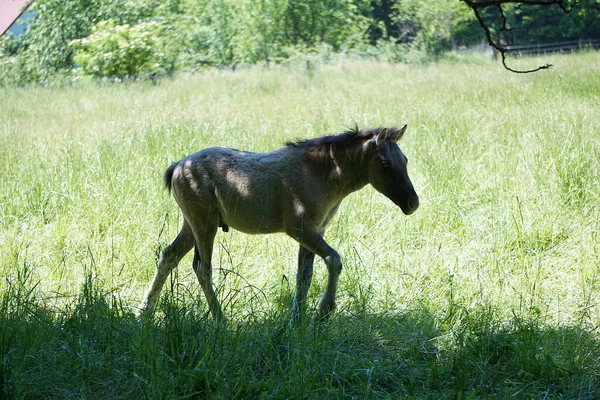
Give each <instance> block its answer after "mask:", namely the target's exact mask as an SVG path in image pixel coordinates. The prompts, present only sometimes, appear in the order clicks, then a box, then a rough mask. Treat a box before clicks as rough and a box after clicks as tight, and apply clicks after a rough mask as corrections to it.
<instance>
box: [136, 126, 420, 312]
mask: <svg viewBox="0 0 600 400" xmlns="http://www.w3.org/2000/svg"><path fill="white" fill-rule="evenodd" d="M405 131H406V125H404V126H403V127H402V128H401V129H395V128H375V129H361V130H359V129H358V128H355V129H351V130H348V131H346V132H343V133H341V134H338V135H331V136H324V137H320V138H315V139H309V140H304V141H296V142H287V143H286V146H285V147H283V148H280V149H278V150H275V151H272V152H269V153H251V152H245V151H239V150H236V149H231V148H220V147H211V148H207V149H204V150H201V151H198V152H196V153H194V154H192V155H190V156H187V157H185V158H183V159H182V160H180V161H177V162H175V163H173V164H171V166H170V167H168V169H167V170H166V172H165V174H164V184H165V188H166V189H167V190H169V191H170V192H171V193H172V195H173V197H174V199H175V201H176V202H177V204H178V206H179V208H180V209H181V212H182V213H183V226H182V228H181V230H180V232H179V234H178V235H177V237H176V238H175V240H174V241H173V242H172V243H171V244H170V245H169V246H167V247H166V248H165V249H164V250H163V251H162V254H161V257H160V259H159V262H158V265H157V267H156V272H155V275H154V279H153V280H152V283H151V284H150V287H149V288H148V290H147V292H146V294H145V296H144V298H143V300H142V303H141V304H140V306H139V307H138V309H137V313H138V315H142V314H145V313H146V312H149V311H151V310H153V309H154V308H155V305H156V302H157V300H158V297H159V295H160V291H161V289H162V287H163V285H164V283H165V281H166V279H167V277H168V275H169V274H170V273H171V271H172V270H173V269H174V268H175V267H177V265H178V264H179V261H180V260H181V259H182V258H183V256H185V255H186V254H187V253H188V252H189V251H190V250H192V248H193V249H194V261H193V265H192V266H193V269H194V272H195V274H196V277H197V279H198V282H199V283H200V286H201V287H202V291H203V292H204V295H205V297H206V300H207V302H208V307H209V310H210V313H211V314H212V317H213V318H214V319H216V320H224V319H225V317H224V315H223V311H222V309H221V306H220V304H219V300H218V299H217V296H216V295H215V292H214V289H213V284H212V264H211V258H212V253H213V243H214V239H215V235H216V233H217V230H218V228H219V227H220V228H221V229H222V230H223V231H225V232H227V231H228V230H229V228H233V229H236V230H238V231H240V232H244V233H248V234H268V233H276V232H283V233H286V234H287V235H289V236H290V237H292V238H293V239H294V240H296V241H297V242H298V243H299V245H300V246H299V251H298V270H297V274H296V292H295V295H294V298H293V304H292V316H293V318H294V317H298V316H299V315H300V314H301V312H302V311H305V310H306V297H307V293H308V289H309V287H310V284H311V280H312V276H313V262H314V259H315V254H316V255H318V256H319V257H321V258H322V259H323V260H324V261H325V264H326V266H327V272H328V280H327V286H326V288H325V291H324V293H323V294H322V295H321V298H320V301H319V305H318V308H317V314H318V316H319V318H323V319H324V318H327V317H328V316H329V315H330V314H331V312H332V311H333V310H334V309H335V304H336V303H335V296H336V290H337V285H338V279H339V276H340V273H341V271H342V261H341V259H340V255H339V254H338V252H337V251H335V250H334V249H333V248H331V246H329V244H327V242H326V241H325V239H324V238H323V235H324V233H325V228H326V227H327V224H328V223H329V222H330V221H331V219H332V218H333V216H334V215H335V214H336V212H337V211H338V209H339V207H340V204H341V203H342V200H343V199H344V198H345V197H346V196H348V195H349V194H350V193H352V192H355V191H357V190H359V189H361V188H363V187H364V186H366V185H367V184H371V185H372V186H373V187H374V188H375V189H376V190H377V191H379V192H381V193H382V194H383V195H384V196H386V197H387V198H388V199H390V200H391V201H392V202H394V203H395V204H396V205H397V206H399V207H400V209H401V210H402V212H403V213H404V214H406V215H410V214H412V213H413V212H414V211H415V210H416V209H417V208H418V207H419V197H418V195H417V193H416V191H415V189H414V187H413V184H412V182H411V181H410V178H409V176H408V172H407V161H408V160H407V158H406V156H405V155H404V153H403V152H402V150H401V149H400V147H399V146H398V144H397V142H398V140H400V138H401V137H402V136H403V135H404V132H405Z"/></svg>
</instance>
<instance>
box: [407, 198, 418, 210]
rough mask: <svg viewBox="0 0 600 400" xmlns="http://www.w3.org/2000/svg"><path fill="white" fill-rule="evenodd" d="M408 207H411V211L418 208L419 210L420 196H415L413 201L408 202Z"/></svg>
mask: <svg viewBox="0 0 600 400" xmlns="http://www.w3.org/2000/svg"><path fill="white" fill-rule="evenodd" d="M408 205H409V206H410V208H411V210H416V209H417V208H419V196H415V197H413V198H412V199H410V200H409V201H408Z"/></svg>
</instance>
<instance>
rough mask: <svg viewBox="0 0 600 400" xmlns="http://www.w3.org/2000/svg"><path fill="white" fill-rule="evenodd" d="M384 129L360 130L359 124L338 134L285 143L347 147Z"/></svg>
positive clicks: (302, 146)
mask: <svg viewBox="0 0 600 400" xmlns="http://www.w3.org/2000/svg"><path fill="white" fill-rule="evenodd" d="M383 129H385V128H373V129H360V130H359V129H358V126H357V127H355V128H352V129H349V130H347V131H345V132H342V133H340V134H338V135H329V136H323V137H319V138H314V139H308V140H297V141H295V142H287V143H286V144H285V145H286V146H288V147H299V148H304V149H306V148H311V147H324V146H335V147H338V148H345V147H350V146H352V145H355V144H356V143H359V142H363V141H364V140H365V139H371V138H372V137H373V136H375V135H376V134H378V133H379V132H381V131H382V130H383ZM391 129H393V128H391Z"/></svg>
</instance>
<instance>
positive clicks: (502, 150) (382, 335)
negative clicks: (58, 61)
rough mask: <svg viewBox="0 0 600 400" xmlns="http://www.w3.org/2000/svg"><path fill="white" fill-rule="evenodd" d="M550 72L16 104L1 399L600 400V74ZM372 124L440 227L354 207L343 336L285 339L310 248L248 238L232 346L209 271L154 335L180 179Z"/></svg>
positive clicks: (481, 69)
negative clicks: (156, 289)
mask: <svg viewBox="0 0 600 400" xmlns="http://www.w3.org/2000/svg"><path fill="white" fill-rule="evenodd" d="M550 57H551V59H552V62H553V63H554V64H555V67H554V68H553V69H552V70H550V71H543V72H539V73H536V74H532V75H516V74H511V73H509V72H507V71H505V70H503V69H502V68H501V66H500V65H498V64H497V63H492V62H491V61H487V60H484V59H475V60H467V59H463V60H456V59H454V60H446V61H442V62H440V63H439V64H436V65H430V66H406V65H391V64H383V63H368V62H351V61H346V62H342V63H339V64H334V65H321V66H317V67H316V69H314V70H311V71H310V73H307V72H306V71H304V70H303V69H302V67H301V66H298V67H296V66H294V65H291V66H288V67H280V68H272V69H259V68H255V69H250V70H238V71H236V72H234V73H232V72H228V71H207V72H204V73H202V74H196V75H187V76H180V77H178V78H176V79H174V80H165V81H161V82H159V84H158V85H156V86H152V85H151V84H146V83H127V84H106V85H95V84H90V83H81V84H74V85H72V86H69V87H63V88H58V89H50V88H29V89H0V98H1V107H0V160H2V162H1V163H0V186H1V187H2V190H1V191H0V248H1V249H2V251H1V252H0V276H1V279H0V388H1V389H0V398H1V397H5V398H275V399H283V398H314V399H323V398H432V399H434V398H435V399H438V398H540V399H541V398H544V399H552V398H580V399H596V398H599V397H600V381H599V379H598V376H600V338H599V337H598V327H599V325H600V306H599V304H598V302H599V300H600V237H599V233H598V232H599V231H600V207H599V206H598V205H599V204H600V54H599V53H597V52H588V53H581V54H577V55H563V56H560V55H552V56H546V57H544V58H543V59H511V66H515V67H519V64H522V65H523V66H524V67H527V66H530V65H532V64H533V65H537V64H540V63H543V62H546V61H547V59H548V58H550ZM355 123H357V124H358V125H359V126H360V127H374V126H389V125H395V126H401V125H402V124H404V123H407V124H408V125H409V130H408V132H407V135H406V136H405V138H404V139H403V141H402V142H401V147H402V148H403V150H404V151H405V153H406V154H407V156H408V158H409V160H410V161H409V172H410V174H411V177H412V180H413V183H414V184H415V187H416V189H417V191H418V193H419V195H420V198H421V207H420V209H419V210H418V211H417V212H416V213H415V214H414V215H412V216H410V217H406V216H404V215H403V214H402V213H401V212H400V211H399V209H398V208H397V207H395V206H394V205H393V204H392V203H391V202H390V201H389V200H387V199H385V198H384V197H383V196H382V195H380V194H379V193H377V192H375V190H373V189H372V188H367V189H364V190H362V191H360V192H358V193H355V194H353V195H352V196H350V197H349V198H348V199H347V200H345V202H344V203H343V205H342V208H341V210H340V212H339V215H338V216H337V217H336V218H335V219H334V221H333V222H332V223H331V225H330V228H329V230H328V232H327V234H326V238H327V240H328V242H329V243H330V244H331V245H332V246H333V247H334V248H336V249H337V250H338V251H339V253H340V254H341V255H342V259H343V261H344V270H343V272H342V276H341V279H340V287H339V292H338V312H337V313H336V314H335V315H334V316H333V317H332V319H331V320H330V321H328V322H326V323H315V322H314V321H312V320H309V321H307V322H306V323H305V324H304V325H302V326H299V327H297V328H291V327H289V325H288V317H289V311H288V310H289V307H290V305H291V297H292V294H293V285H292V283H293V282H294V274H295V265H294V264H295V261H296V252H297V248H296V247H297V245H296V244H295V243H294V242H293V241H292V240H291V239H289V238H287V237H285V236H284V235H270V236H248V235H243V234H241V233H239V232H235V231H232V232H229V233H222V232H220V233H219V234H218V236H217V242H216V243H217V244H216V251H215V255H214V265H215V284H216V286H217V288H218V293H219V296H220V298H221V299H222V304H223V305H224V311H225V313H226V315H227V316H228V317H229V319H230V324H229V325H228V326H227V328H225V327H223V326H219V325H218V324H214V323H213V322H212V321H211V319H210V318H209V317H208V315H207V311H208V310H207V307H206V304H205V303H204V301H203V297H202V295H201V291H200V290H199V285H198V284H197V283H196V280H195V277H194V275H193V273H192V269H191V268H190V266H191V256H187V257H186V258H185V259H184V260H183V261H182V263H181V265H180V268H179V269H178V270H177V271H176V272H175V273H174V274H173V276H172V278H171V280H170V282H169V283H168V284H167V286H166V287H165V290H164V295H163V297H162V301H161V302H160V303H159V306H158V311H157V314H156V317H155V319H154V321H150V322H146V323H140V322H138V321H137V320H136V319H135V317H134V316H133V312H132V311H133V309H134V307H135V306H136V305H137V304H138V302H139V301H140V299H141V297H142V294H143V291H144V290H145V288H146V287H147V285H148V284H149V282H150V280H151V278H152V275H153V273H154V268H155V265H156V261H157V254H158V251H159V250H160V248H161V247H164V246H165V245H167V244H168V243H169V242H170V241H171V240H172V239H173V238H174V237H175V235H176V234H177V232H178V229H179V225H180V222H181V217H180V215H179V212H178V210H177V207H176V205H175V202H174V201H173V200H172V199H171V198H170V197H169V196H168V194H167V193H166V192H165V191H163V190H162V173H163V171H164V170H165V168H166V167H167V166H168V165H169V163H170V162H171V161H174V160H178V159H180V158H181V157H183V156H184V155H186V154H189V153H191V152H194V151H197V150H199V149H201V148H204V147H208V146H215V145H218V146H227V147H236V148H240V149H245V150H252V151H270V150H274V149H276V148H278V147H280V146H281V145H282V144H283V143H284V142H285V141H287V140H291V139H296V138H309V137H315V136H319V135H323V134H332V133H337V132H341V131H343V130H345V128H346V127H348V126H354V124H355ZM315 274H316V275H315V279H314V281H313V286H312V287H311V290H310V292H309V301H310V308H311V310H314V308H315V307H316V302H317V299H318V295H319V293H320V292H321V291H322V290H323V289H324V285H325V282H326V275H325V267H324V264H323V262H322V261H320V260H319V261H318V262H317V264H316V268H315ZM311 316H314V312H312V311H311Z"/></svg>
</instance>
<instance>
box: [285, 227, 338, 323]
mask: <svg viewBox="0 0 600 400" xmlns="http://www.w3.org/2000/svg"><path fill="white" fill-rule="evenodd" d="M287 233H288V235H290V236H292V237H293V238H294V239H296V240H297V241H298V242H299V243H300V244H301V245H302V246H304V247H305V248H306V249H308V250H309V251H311V252H313V253H315V254H317V255H318V256H319V257H321V258H322V259H323V260H325V264H326V265H327V272H328V278H327V287H326V288H325V292H324V293H323V295H322V296H321V300H320V301H319V306H318V309H317V312H318V314H319V317H320V318H327V317H328V316H329V315H330V314H331V312H332V311H333V310H334V309H335V294H336V291H337V284H338V280H339V277H340V274H341V272H342V260H341V259H340V255H339V254H338V252H337V251H335V250H334V249H333V248H331V246H329V245H328V244H327V243H326V242H325V239H323V235H322V234H321V233H320V232H319V231H318V230H317V229H316V228H313V227H307V226H304V227H302V228H300V229H291V230H288V231H287ZM306 290H308V288H306ZM304 296H306V295H305V294H304Z"/></svg>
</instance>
